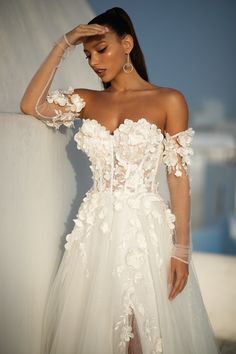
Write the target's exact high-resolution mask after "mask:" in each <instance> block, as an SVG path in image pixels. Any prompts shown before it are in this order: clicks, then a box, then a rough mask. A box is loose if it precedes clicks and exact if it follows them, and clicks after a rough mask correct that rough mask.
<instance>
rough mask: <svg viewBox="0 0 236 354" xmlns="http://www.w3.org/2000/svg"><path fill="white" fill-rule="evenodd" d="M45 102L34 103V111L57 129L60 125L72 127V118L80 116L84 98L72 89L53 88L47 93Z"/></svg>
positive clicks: (47, 123)
mask: <svg viewBox="0 0 236 354" xmlns="http://www.w3.org/2000/svg"><path fill="white" fill-rule="evenodd" d="M46 100H47V102H45V103H43V104H41V105H36V107H35V111H36V114H37V116H38V117H40V119H41V120H42V122H44V123H45V124H46V125H48V126H49V127H53V128H56V129H59V127H60V126H61V125H64V126H66V127H74V120H75V119H76V118H78V117H79V116H80V112H81V110H82V109H83V107H84V106H85V101H84V99H83V98H82V97H81V96H80V95H79V94H78V93H74V89H73V88H72V87H69V88H68V90H64V91H63V90H61V89H58V90H54V91H51V92H49V93H48V95H47V97H46Z"/></svg>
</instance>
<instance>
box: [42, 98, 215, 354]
mask: <svg viewBox="0 0 236 354" xmlns="http://www.w3.org/2000/svg"><path fill="white" fill-rule="evenodd" d="M52 97H53V96H51V102H52V101H53V100H54V101H53V102H56V97H58V92H57V94H55V95H54V97H53V98H52ZM75 98H76V97H74V103H76V100H75ZM78 100H79V98H78V95H77V104H78V102H79V101H78ZM71 101H72V100H71ZM48 102H50V99H48ZM67 103H68V102H67ZM80 103H81V102H80ZM62 105H65V102H63V103H62ZM78 111H79V110H77V112H78ZM66 114H67V115H68V114H69V113H66ZM44 117H45V116H44ZM61 117H62V115H61ZM68 117H69V116H67V118H68ZM81 119H82V123H83V124H82V126H81V127H80V128H79V130H78V131H77V132H76V134H75V135H74V140H75V142H76V144H77V147H78V149H79V150H82V151H83V152H85V153H86V154H87V156H88V158H89V160H90V163H91V164H90V168H91V170H92V173H93V185H92V187H91V188H90V189H89V191H88V192H87V193H86V195H85V197H84V199H83V202H82V204H81V206H80V208H79V210H78V213H77V215H76V216H75V219H74V223H75V225H74V228H73V229H72V230H71V232H70V233H69V234H68V235H67V236H66V240H65V253H64V255H63V258H62V261H61V264H60V267H59V269H58V272H57V274H56V277H55V279H54V282H53V284H52V287H51V289H50V295H49V298H48V302H47V306H46V309H45V315H44V323H43V335H42V349H41V353H42V354H127V353H128V345H129V342H130V341H132V342H133V348H134V349H133V351H132V353H135V354H158V353H163V354H216V353H219V349H218V346H217V342H216V339H215V337H214V333H213V329H212V327H211V323H210V322H209V319H208V315H207V312H206V309H205V307H204V303H203V299H202V296H201V292H200V288H199V283H198V280H197V276H196V273H195V270H194V264H193V261H192V260H191V259H190V261H189V276H188V282H187V285H186V286H185V288H184V289H183V291H182V292H181V293H179V294H178V295H177V296H176V298H175V299H173V300H172V301H170V300H169V299H168V287H167V275H168V271H169V266H170V259H171V252H172V246H173V235H174V231H175V215H174V214H173V212H172V211H171V209H170V207H169V205H168V203H167V202H165V201H164V200H163V198H162V196H161V195H160V194H159V189H158V186H159V170H160V166H161V164H162V163H165V164H166V166H167V167H168V169H170V170H171V169H174V170H175V174H176V176H177V177H180V176H181V174H182V172H181V166H180V163H179V161H180V160H178V159H177V155H178V156H179V157H181V163H182V166H183V167H184V168H186V167H187V165H188V164H190V161H189V159H190V156H191V155H192V149H191V147H190V143H191V141H192V136H193V135H194V131H193V129H192V128H188V129H187V130H185V131H182V132H178V133H177V134H175V135H174V136H170V135H169V134H168V133H166V134H163V133H162V131H161V129H159V128H158V127H157V126H156V125H155V124H153V123H150V122H149V121H148V119H147V118H144V117H141V118H140V119H139V120H138V121H133V120H132V119H129V118H126V119H125V120H124V121H123V122H122V123H121V124H120V125H119V127H118V128H117V129H116V130H115V131H114V132H113V133H111V132H110V131H109V130H108V129H107V128H105V127H104V126H103V125H102V124H100V123H99V122H98V121H97V120H95V119H83V118H81ZM47 124H48V125H51V126H53V127H55V128H58V127H59V126H58V125H57V123H56V121H55V120H54V122H53V123H52V120H51V123H50V121H49V120H48V122H47ZM65 125H66V124H65ZM68 126H69V125H68Z"/></svg>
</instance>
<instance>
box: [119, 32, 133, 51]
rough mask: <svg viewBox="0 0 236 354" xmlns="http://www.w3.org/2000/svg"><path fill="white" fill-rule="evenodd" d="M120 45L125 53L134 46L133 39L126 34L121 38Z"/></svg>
mask: <svg viewBox="0 0 236 354" xmlns="http://www.w3.org/2000/svg"><path fill="white" fill-rule="evenodd" d="M122 45H123V48H124V51H125V53H126V54H128V53H130V52H131V50H132V49H133V47H134V40H133V37H132V36H131V35H130V34H126V35H125V36H124V38H122Z"/></svg>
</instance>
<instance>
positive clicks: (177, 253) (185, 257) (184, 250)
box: [171, 243, 192, 263]
mask: <svg viewBox="0 0 236 354" xmlns="http://www.w3.org/2000/svg"><path fill="white" fill-rule="evenodd" d="M191 255H192V248H191V246H190V245H183V244H179V243H175V244H173V246H172V252H171V256H172V257H173V258H177V259H180V260H182V261H183V262H185V263H189V261H190V259H191Z"/></svg>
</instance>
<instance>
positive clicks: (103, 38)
mask: <svg viewBox="0 0 236 354" xmlns="http://www.w3.org/2000/svg"><path fill="white" fill-rule="evenodd" d="M83 45H84V52H85V54H86V58H87V60H88V63H89V65H90V66H91V68H92V69H93V70H94V71H95V72H96V73H97V75H98V76H99V77H100V78H101V79H102V81H103V82H110V81H111V80H112V79H114V78H115V77H116V76H117V75H118V74H119V73H120V72H121V71H122V67H123V65H124V63H125V62H126V52H125V48H127V41H125V39H124V38H123V39H121V38H119V37H118V36H117V34H116V33H114V32H113V31H111V30H110V29H109V32H106V33H105V34H102V35H96V36H92V37H86V38H85V39H84V41H83Z"/></svg>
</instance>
